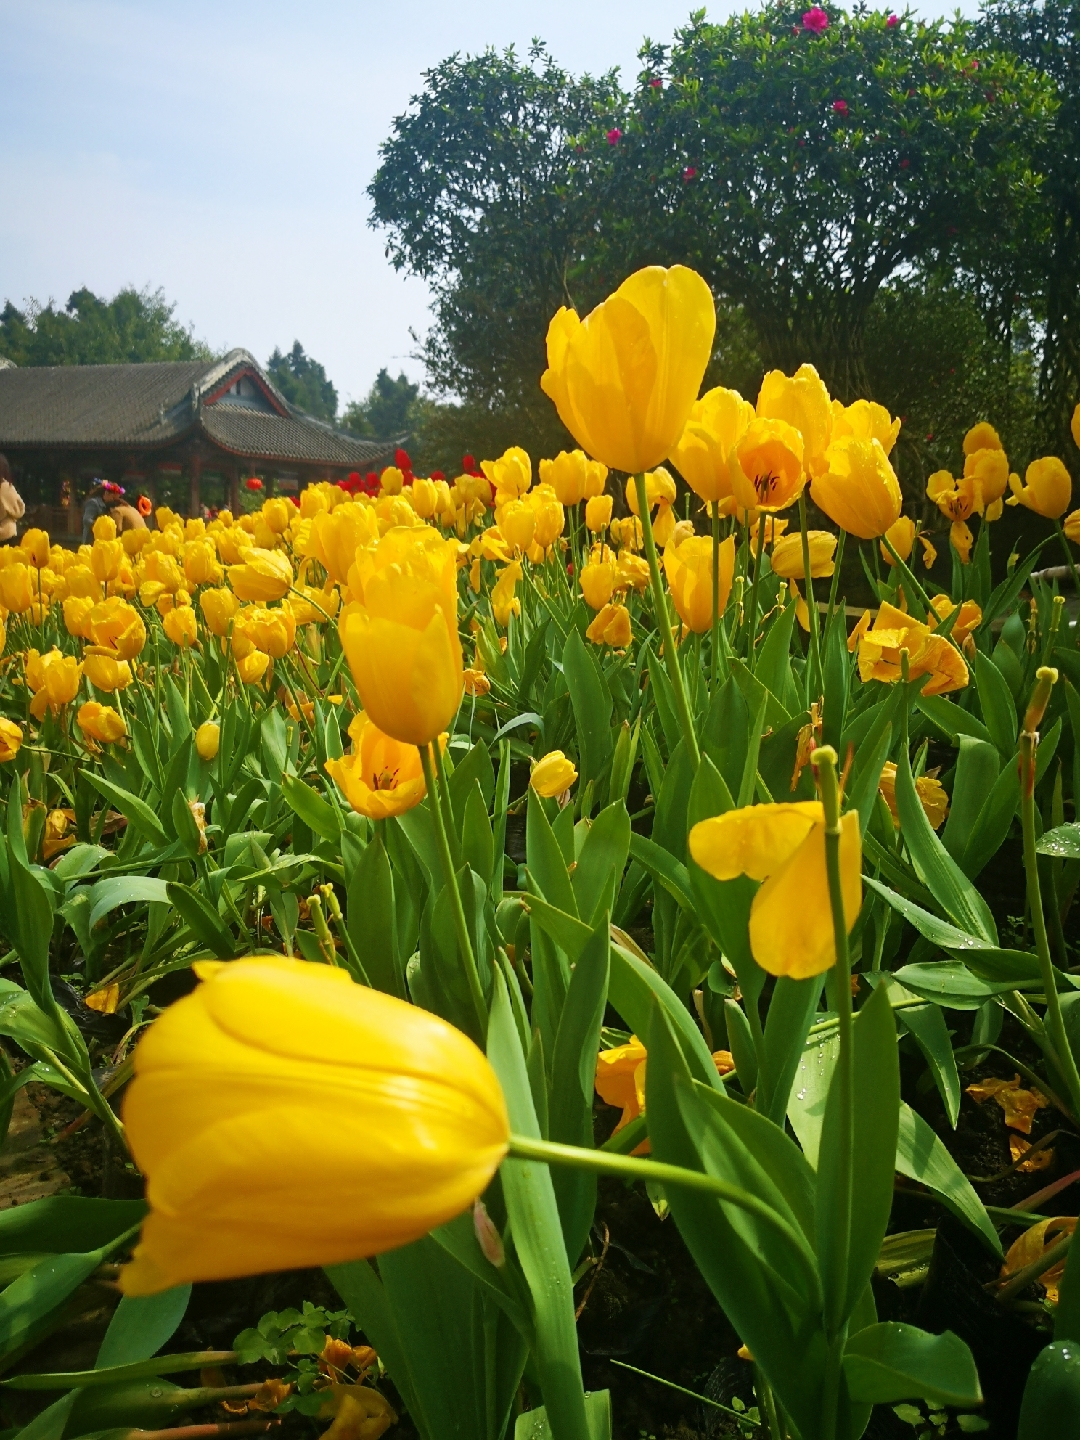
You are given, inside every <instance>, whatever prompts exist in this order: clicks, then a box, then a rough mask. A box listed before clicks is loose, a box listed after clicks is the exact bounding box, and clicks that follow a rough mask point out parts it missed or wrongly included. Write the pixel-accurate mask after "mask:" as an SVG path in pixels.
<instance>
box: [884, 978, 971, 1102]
mask: <svg viewBox="0 0 1080 1440" xmlns="http://www.w3.org/2000/svg"><path fill="white" fill-rule="evenodd" d="M889 978H890V980H891V984H890V987H889V988H890V990H892V991H893V994H891V995H890V997H889V998H890V1001H891V1003H892V1004H893V1005H895V1004H896V1002H897V999H902V1000H903V999H914V996H913V995H912V994H911V992H910V991H908V990H905V989H904V987H903V985H902V984H901V983H900V982H899V981H898V980H897V979H896V978H895V976H891V977H889ZM896 1018H897V1019H898V1020H899V1021H900V1024H901V1025H902V1026H903V1027H904V1029H905V1030H907V1031H908V1032H909V1033H910V1034H911V1035H912V1036H913V1037H914V1039H915V1042H916V1044H917V1045H918V1047H919V1049H920V1050H921V1051H922V1053H923V1055H924V1057H925V1058H926V1063H927V1064H928V1065H929V1067H930V1073H931V1074H932V1075H933V1077H934V1084H935V1085H936V1086H937V1088H938V1092H939V1094H940V1095H941V1099H942V1102H943V1103H944V1105H945V1113H946V1115H947V1116H948V1117H949V1124H950V1125H951V1126H952V1127H953V1129H954V1130H955V1129H956V1121H957V1117H958V1116H959V1114H960V1076H959V1075H958V1073H957V1070H956V1056H955V1055H954V1054H953V1048H952V1039H951V1037H950V1035H949V1029H948V1026H947V1025H946V1024H945V1016H944V1015H943V1014H942V1012H941V1010H940V1008H939V1007H938V1006H937V1005H930V1004H927V1005H905V1006H904V1007H903V1008H902V1009H898V1010H897V1012H896Z"/></svg>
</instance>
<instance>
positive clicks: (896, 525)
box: [879, 515, 915, 565]
mask: <svg viewBox="0 0 1080 1440" xmlns="http://www.w3.org/2000/svg"><path fill="white" fill-rule="evenodd" d="M886 540H887V541H888V542H889V544H890V545H891V546H892V548H893V550H895V551H896V553H897V555H899V556H900V559H901V560H903V562H904V564H905V565H906V564H907V561H908V557H909V556H910V554H911V549H912V546H913V545H914V544H915V521H914V520H912V519H911V518H910V517H909V516H907V515H901V516H900V519H899V520H894V521H893V523H892V524H891V525H890V526H889V528H888V529H887V530H886V531H885V535H884V538H883V539H882V541H881V544H880V546H879V548H880V550H881V558H882V559H883V560H884V561H885V564H886V565H895V564H896V561H895V560H894V559H893V557H892V554H891V552H890V551H889V549H888V547H887V546H886V544H885V541H886Z"/></svg>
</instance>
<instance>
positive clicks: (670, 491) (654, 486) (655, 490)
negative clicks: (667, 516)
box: [626, 465, 676, 516]
mask: <svg viewBox="0 0 1080 1440" xmlns="http://www.w3.org/2000/svg"><path fill="white" fill-rule="evenodd" d="M675 495H676V490H675V481H674V480H673V479H672V478H671V474H670V472H669V471H668V470H666V469H665V468H664V466H663V465H658V466H657V467H656V469H655V470H650V471H648V472H647V473H646V475H645V498H646V500H648V502H649V509H650V510H655V509H656V507H657V506H658V505H661V504H665V503H666V504H668V505H672V504H674V501H675ZM626 503H627V505H628V506H629V507H630V514H631V515H638V516H640V514H641V511H640V510H639V509H638V497H637V485H636V484H635V483H634V477H633V476H632V475H631V476H630V478H629V479H628V480H627V482H626Z"/></svg>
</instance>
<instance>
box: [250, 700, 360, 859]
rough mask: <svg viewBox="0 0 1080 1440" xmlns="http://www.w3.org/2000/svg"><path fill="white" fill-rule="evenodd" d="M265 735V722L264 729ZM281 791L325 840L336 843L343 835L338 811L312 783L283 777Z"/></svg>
mask: <svg viewBox="0 0 1080 1440" xmlns="http://www.w3.org/2000/svg"><path fill="white" fill-rule="evenodd" d="M263 733H264V736H265V733H266V732H265V724H264V730H263ZM281 793H282V795H284V796H285V802H286V804H287V805H288V806H289V808H290V810H292V812H293V813H294V814H295V815H298V816H299V817H300V819H301V820H302V821H303V822H304V824H305V825H306V826H307V827H308V829H309V830H313V831H314V832H315V834H316V835H321V836H322V838H323V839H324V840H330V841H332V842H334V843H336V842H337V841H338V839H339V838H340V836H341V826H340V824H339V823H338V817H337V812H336V811H335V809H334V807H333V806H332V805H331V804H330V803H329V801H327V800H324V799H323V798H322V796H321V795H319V794H317V793H316V792H315V791H314V790H313V789H312V788H311V786H310V785H308V784H306V783H305V782H304V781H303V780H299V779H297V777H296V776H295V775H283V776H282V777H281Z"/></svg>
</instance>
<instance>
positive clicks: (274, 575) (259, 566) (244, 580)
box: [229, 546, 293, 604]
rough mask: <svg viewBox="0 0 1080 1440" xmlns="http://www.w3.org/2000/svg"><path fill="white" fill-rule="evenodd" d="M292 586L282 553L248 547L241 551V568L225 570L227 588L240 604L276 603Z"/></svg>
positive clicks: (287, 561) (286, 560) (289, 570)
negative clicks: (227, 575) (254, 602)
mask: <svg viewBox="0 0 1080 1440" xmlns="http://www.w3.org/2000/svg"><path fill="white" fill-rule="evenodd" d="M292 582H293V572H292V566H291V565H290V564H289V557H288V556H287V555H286V554H285V552H284V551H282V550H260V549H259V548H258V547H257V546H252V547H251V549H250V550H245V551H244V563H243V564H242V565H230V566H229V584H230V585H231V586H232V588H233V590H234V591H235V592H236V594H237V596H238V597H239V598H240V599H241V600H256V601H259V602H261V603H262V604H265V603H266V602H267V601H268V600H280V599H281V598H282V596H284V595H287V594H288V592H289V587H290V585H291V584H292Z"/></svg>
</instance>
